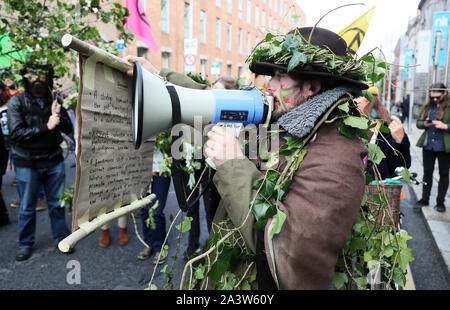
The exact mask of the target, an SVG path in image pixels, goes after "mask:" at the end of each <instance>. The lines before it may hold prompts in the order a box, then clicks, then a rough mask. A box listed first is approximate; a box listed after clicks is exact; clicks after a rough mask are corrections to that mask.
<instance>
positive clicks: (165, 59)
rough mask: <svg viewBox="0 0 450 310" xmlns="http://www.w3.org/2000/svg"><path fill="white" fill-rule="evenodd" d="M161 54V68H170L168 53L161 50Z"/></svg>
mask: <svg viewBox="0 0 450 310" xmlns="http://www.w3.org/2000/svg"><path fill="white" fill-rule="evenodd" d="M161 56H162V64H161V68H165V69H170V53H169V52H162V53H161Z"/></svg>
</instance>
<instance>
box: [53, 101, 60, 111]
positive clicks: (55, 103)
mask: <svg viewBox="0 0 450 310" xmlns="http://www.w3.org/2000/svg"><path fill="white" fill-rule="evenodd" d="M60 112H61V105H60V104H59V103H58V101H56V100H55V101H53V103H52V114H59V113H60Z"/></svg>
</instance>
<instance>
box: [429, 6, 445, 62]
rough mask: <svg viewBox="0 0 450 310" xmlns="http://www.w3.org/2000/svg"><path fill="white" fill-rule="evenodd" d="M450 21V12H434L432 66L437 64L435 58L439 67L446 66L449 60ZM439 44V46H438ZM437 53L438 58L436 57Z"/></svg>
mask: <svg viewBox="0 0 450 310" xmlns="http://www.w3.org/2000/svg"><path fill="white" fill-rule="evenodd" d="M449 21H450V12H437V13H434V18H433V37H432V41H431V42H432V46H431V66H434V65H435V60H436V61H437V65H438V66H439V67H445V64H446V62H447V48H448V27H449ZM436 44H439V46H436ZM435 53H439V55H436V56H437V57H438V58H436V59H435Z"/></svg>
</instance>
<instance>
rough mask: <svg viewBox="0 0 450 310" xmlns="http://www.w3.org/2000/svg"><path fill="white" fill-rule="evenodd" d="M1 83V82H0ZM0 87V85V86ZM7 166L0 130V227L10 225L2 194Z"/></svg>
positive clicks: (6, 156) (6, 153)
mask: <svg viewBox="0 0 450 310" xmlns="http://www.w3.org/2000/svg"><path fill="white" fill-rule="evenodd" d="M0 83H1V82H0ZM0 87H1V85H0ZM7 165H8V151H7V150H6V148H5V141H4V139H3V132H2V131H1V130H0V173H1V175H0V226H4V225H8V224H9V223H10V221H9V216H8V210H7V209H6V205H5V201H4V200H3V194H2V183H3V175H4V174H5V172H6V166H7Z"/></svg>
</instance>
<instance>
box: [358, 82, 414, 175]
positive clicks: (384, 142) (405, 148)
mask: <svg viewBox="0 0 450 310" xmlns="http://www.w3.org/2000/svg"><path fill="white" fill-rule="evenodd" d="M369 91H371V92H372V95H373V99H372V101H371V102H369V101H368V100H367V99H366V98H365V97H360V98H358V99H356V100H355V101H357V102H358V108H359V110H360V111H361V112H362V113H363V114H365V115H368V116H369V115H371V113H372V111H373V113H375V115H372V116H373V117H375V118H376V119H378V122H377V126H376V127H375V128H373V130H374V133H373V134H372V136H371V143H376V144H377V145H378V146H379V147H380V149H381V151H382V152H383V154H384V155H385V158H383V159H382V160H381V162H380V164H378V165H377V169H378V172H379V174H380V176H381V179H387V178H393V177H396V176H397V175H396V174H395V169H396V168H398V167H406V168H409V167H411V153H410V142H409V138H408V135H407V134H406V133H405V129H404V128H403V123H402V121H401V120H400V118H398V117H397V116H389V113H388V111H387V109H386V108H385V106H384V105H383V104H382V103H381V101H380V98H379V97H378V88H377V87H376V86H372V87H370V88H369ZM382 125H386V126H388V127H389V130H390V133H383V132H381V131H380V127H381V126H382ZM371 174H372V175H373V176H374V175H375V174H374V173H373V171H371Z"/></svg>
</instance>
